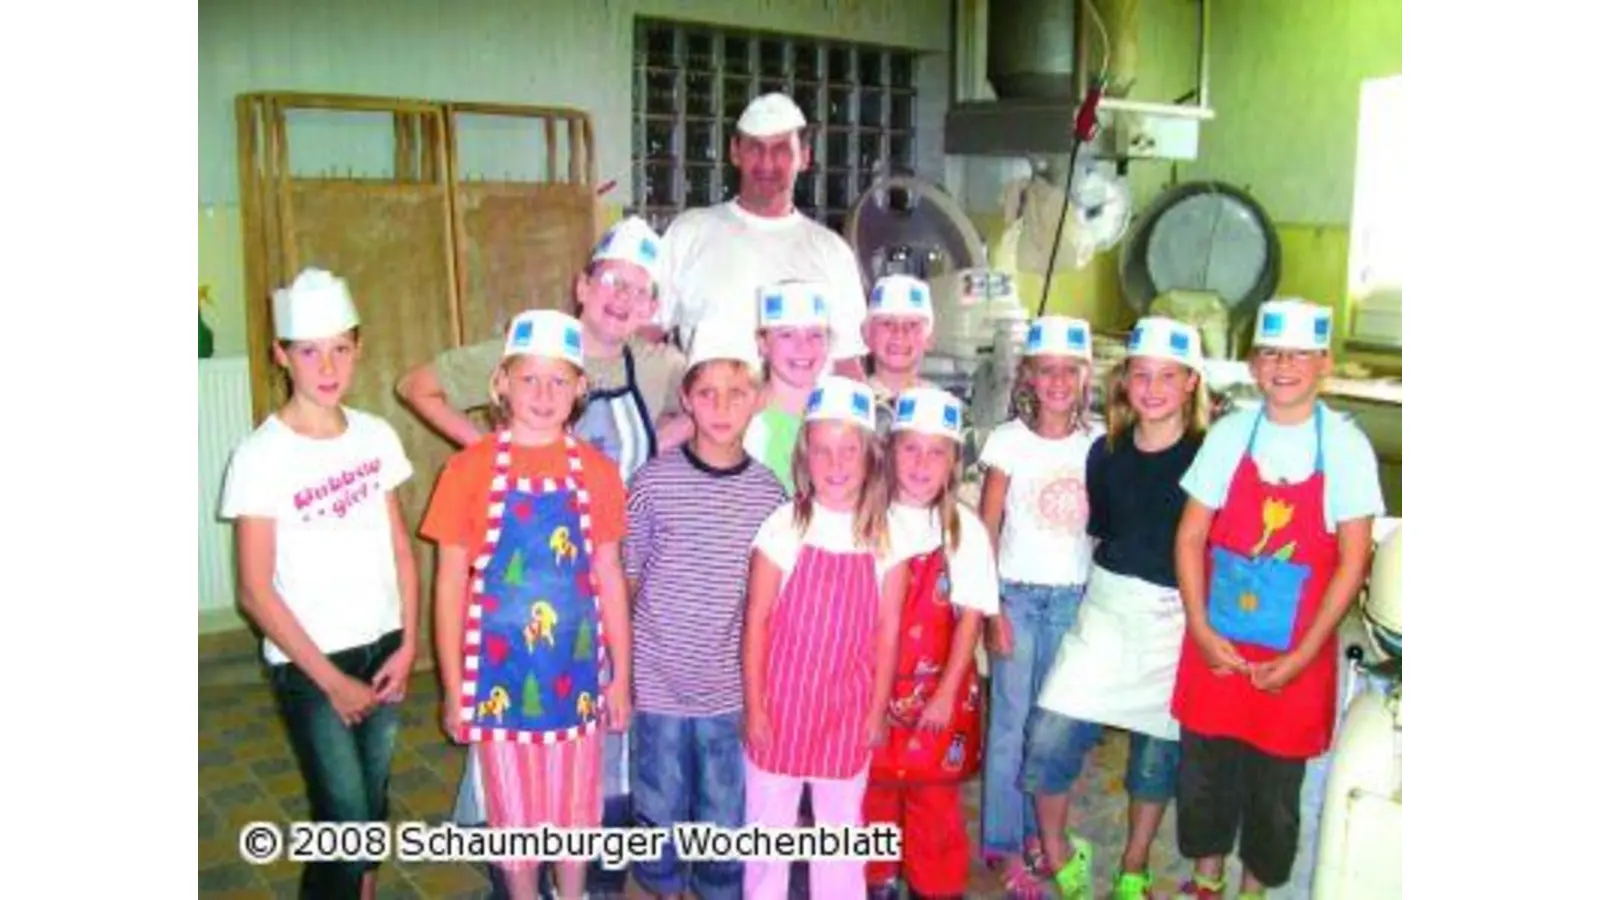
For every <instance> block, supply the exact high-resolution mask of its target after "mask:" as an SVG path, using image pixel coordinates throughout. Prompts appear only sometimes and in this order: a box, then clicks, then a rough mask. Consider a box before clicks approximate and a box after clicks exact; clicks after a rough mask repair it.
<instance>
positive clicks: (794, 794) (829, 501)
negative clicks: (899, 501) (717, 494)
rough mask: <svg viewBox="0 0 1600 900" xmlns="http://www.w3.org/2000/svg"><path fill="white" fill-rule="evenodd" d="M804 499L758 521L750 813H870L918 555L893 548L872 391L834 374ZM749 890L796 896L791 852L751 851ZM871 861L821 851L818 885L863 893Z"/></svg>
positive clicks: (803, 457) (823, 398)
mask: <svg viewBox="0 0 1600 900" xmlns="http://www.w3.org/2000/svg"><path fill="white" fill-rule="evenodd" d="M794 452H795V455H794V473H795V499H794V501H793V502H792V503H786V504H784V505H783V506H780V507H779V508H778V509H777V511H776V512H774V513H773V514H772V515H771V516H770V517H769V518H768V519H767V521H766V522H765V523H764V524H763V525H762V526H761V530H760V531H759V532H758V533H757V534H756V539H755V546H754V548H753V549H754V552H753V553H752V554H751V564H750V599H749V607H748V610H747V612H746V614H745V645H744V679H745V752H746V764H745V822H746V823H747V824H748V825H750V826H759V827H764V828H790V827H793V826H794V824H795V819H796V817H797V814H798V812H799V807H800V792H801V790H802V789H804V788H806V787H809V788H810V789H811V809H812V813H813V815H814V816H815V818H816V822H817V824H818V825H851V826H854V825H860V824H861V801H862V795H863V794H865V793H866V788H867V763H868V761H869V759H870V758H871V755H872V748H873V747H874V746H875V745H876V744H877V743H878V742H880V741H881V740H882V738H883V731H884V713H885V710H886V709H887V708H888V705H889V691H890V688H891V687H892V686H893V683H894V651H895V639H896V635H897V634H898V631H897V629H898V627H899V618H900V602H901V599H902V597H903V596H904V593H905V567H904V566H903V565H894V564H892V563H891V561H890V558H889V555H888V546H887V545H888V541H887V534H886V532H887V528H886V526H885V523H884V520H885V508H886V507H887V506H888V503H887V489H886V488H885V485H884V482H883V480H882V476H881V474H880V466H879V455H880V451H879V449H878V445H877V442H876V441H875V440H874V436H873V414H872V391H871V389H869V388H868V387H867V386H866V385H864V384H862V383H860V382H858V381H853V380H851V379H848V378H841V377H837V376H826V377H824V378H822V379H821V381H819V382H818V384H817V387H816V389H815V390H813V391H812V392H811V396H810V399H809V400H808V401H807V404H806V413H805V424H804V425H803V426H802V427H801V430H800V436H799V439H798V441H797V442H796V445H795V451H794ZM744 889H745V897H746V898H748V900H785V898H787V897H788V895H789V864H788V863H787V862H785V861H782V860H755V859H752V860H747V861H746V862H745V867H744ZM865 893H866V879H865V877H864V874H863V864H862V863H861V862H860V861H853V862H852V861H840V862H831V861H830V862H823V861H813V862H812V863H811V894H812V895H813V896H816V897H830V898H831V897H860V896H862V895H864V894H865Z"/></svg>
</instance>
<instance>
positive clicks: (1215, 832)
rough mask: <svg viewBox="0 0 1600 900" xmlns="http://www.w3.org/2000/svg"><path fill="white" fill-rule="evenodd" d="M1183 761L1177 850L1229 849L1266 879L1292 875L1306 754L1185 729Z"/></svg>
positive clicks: (1275, 881)
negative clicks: (1290, 755)
mask: <svg viewBox="0 0 1600 900" xmlns="http://www.w3.org/2000/svg"><path fill="white" fill-rule="evenodd" d="M1181 745H1182V756H1181V758H1180V760H1179V762H1178V851H1179V852H1180V853H1182V854H1183V855H1184V856H1185V857H1186V858H1188V859H1200V858H1202V857H1207V856H1227V855H1228V854H1229V853H1231V852H1232V851H1233V847H1234V842H1235V840H1236V839H1237V841H1238V844H1239V861H1240V862H1242V863H1244V867H1245V869H1246V870H1248V871H1249V872H1250V874H1251V875H1254V876H1255V877H1256V878H1257V879H1259V880H1260V881H1261V883H1262V884H1264V885H1266V886H1267V887H1278V886H1280V885H1282V884H1284V883H1285V882H1287V881H1288V880H1289V874H1290V872H1291V871H1292V870H1293V869H1294V857H1295V850H1296V848H1298V847H1299V845H1300V786H1301V785H1302V784H1303V783H1304V781H1305V776H1306V763H1305V760H1303V759H1282V758H1280V757H1276V756H1272V755H1269V754H1267V753H1263V752H1262V751H1260V750H1257V749H1256V748H1255V747H1252V746H1251V745H1249V744H1246V743H1244V742H1243V741H1236V740H1234V739H1232V738H1213V737H1206V736H1204V735H1199V734H1195V733H1194V732H1192V731H1189V730H1188V729H1184V730H1183V736H1182V738H1181Z"/></svg>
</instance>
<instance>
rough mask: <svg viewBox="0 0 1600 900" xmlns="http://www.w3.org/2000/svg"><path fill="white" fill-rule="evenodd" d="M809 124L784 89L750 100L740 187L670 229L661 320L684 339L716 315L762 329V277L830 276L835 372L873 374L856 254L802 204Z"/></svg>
mask: <svg viewBox="0 0 1600 900" xmlns="http://www.w3.org/2000/svg"><path fill="white" fill-rule="evenodd" d="M805 128H806V117H805V115H804V114H803V113H801V112H800V108H799V107H797V106H795V105H794V101H793V100H790V99H789V98H788V97H786V96H784V95H783V94H766V95H764V96H761V97H757V98H756V99H755V100H752V101H751V102H750V105H749V106H747V107H745V110H744V114H743V115H741V116H740V117H739V122H738V133H737V134H736V135H734V137H733V140H732V141H731V142H729V148H728V152H729V159H731V160H732V162H733V164H734V167H735V168H737V169H738V170H739V195H738V197H736V198H735V199H733V200H730V201H727V202H725V203H719V204H717V205H716V206H710V207H703V208H699V209H690V210H685V211H684V212H683V214H682V215H680V216H678V218H676V219H674V220H673V222H672V225H671V226H669V227H668V228H667V233H666V235H665V238H664V240H663V243H664V249H663V253H662V261H661V269H660V272H661V278H662V287H663V291H662V302H661V307H660V310H659V312H658V313H657V315H656V319H655V323H656V324H657V325H658V326H660V327H661V328H663V329H666V330H669V331H670V330H672V329H674V328H676V329H677V330H678V337H679V341H680V342H681V343H682V345H683V346H689V344H690V341H691V340H692V338H693V334H694V329H695V328H696V327H697V326H698V325H699V324H700V323H701V322H703V321H706V320H707V319H710V318H718V319H728V320H732V321H737V322H742V323H748V324H749V326H750V330H751V331H752V332H754V331H755V329H756V292H757V290H758V289H760V288H761V286H762V285H766V284H771V283H773V282H777V281H785V280H789V279H799V280H806V281H824V282H827V283H828V284H830V285H831V286H832V287H833V290H831V291H830V292H829V308H828V319H829V324H830V325H831V326H832V330H833V349H832V358H833V362H834V371H835V372H837V373H838V374H841V375H848V376H850V377H853V378H858V379H859V378H865V372H864V370H863V369H862V367H861V357H864V356H866V354H867V346H866V344H865V342H864V341H863V339H862V334H861V325H862V323H863V322H864V321H866V317H867V297H866V291H865V289H864V287H863V284H862V280H861V270H860V268H859V266H858V265H857V264H856V257H855V253H854V252H853V251H852V250H851V249H850V245H849V244H847V243H845V241H844V239H843V238H841V237H839V235H837V234H835V233H833V232H832V231H830V230H828V229H827V228H826V227H824V226H822V225H820V224H818V223H817V222H815V221H813V220H811V219H810V218H808V217H806V216H805V215H803V214H801V213H800V212H799V211H798V210H796V209H795V205H794V182H795V177H796V176H797V175H799V174H800V173H801V172H802V171H804V170H805V169H807V168H809V167H810V165H811V148H810V146H808V145H807V143H806V142H805V140H804V136H803V131H804V130H805Z"/></svg>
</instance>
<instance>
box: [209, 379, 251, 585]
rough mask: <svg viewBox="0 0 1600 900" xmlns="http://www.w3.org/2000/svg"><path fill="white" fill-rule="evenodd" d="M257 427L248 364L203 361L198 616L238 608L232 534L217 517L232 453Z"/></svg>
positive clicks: (231, 530)
mask: <svg viewBox="0 0 1600 900" xmlns="http://www.w3.org/2000/svg"><path fill="white" fill-rule="evenodd" d="M254 427H255V424H254V423H253V422H252V421H251V415H250V360H249V358H248V357H244V356H229V357H222V358H219V359H202V360H200V613H201V615H202V616H204V615H205V614H206V613H208V612H212V613H216V612H219V611H230V610H232V609H233V607H234V583H235V582H234V572H235V569H234V560H233V529H232V527H231V526H230V525H229V524H228V523H226V522H223V521H222V520H221V519H220V518H219V517H218V515H217V513H218V510H219V509H220V504H221V500H222V479H223V476H224V475H225V474H226V472H227V469H228V457H229V456H230V455H231V454H232V453H233V448H234V447H235V446H237V445H238V443H239V442H240V441H241V440H243V439H244V438H245V437H247V436H248V435H249V434H250V432H251V431H252V430H253V429H254Z"/></svg>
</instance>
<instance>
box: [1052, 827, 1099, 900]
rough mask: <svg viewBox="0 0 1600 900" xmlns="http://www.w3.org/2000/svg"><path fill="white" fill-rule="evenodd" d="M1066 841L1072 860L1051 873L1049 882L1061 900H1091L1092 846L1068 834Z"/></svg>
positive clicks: (1092, 887) (1092, 886)
mask: <svg viewBox="0 0 1600 900" xmlns="http://www.w3.org/2000/svg"><path fill="white" fill-rule="evenodd" d="M1067 841H1068V842H1069V843H1070V844H1071V845H1072V858H1071V859H1069V860H1067V861H1066V862H1064V863H1062V864H1061V868H1059V869H1057V870H1056V871H1055V872H1053V873H1051V875H1050V880H1051V881H1052V882H1054V883H1055V886H1056V890H1057V891H1059V892H1060V893H1061V897H1062V900H1093V898H1094V845H1092V844H1090V843H1089V842H1088V841H1085V840H1083V839H1081V838H1077V837H1074V836H1072V835H1070V834H1069V835H1067Z"/></svg>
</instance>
